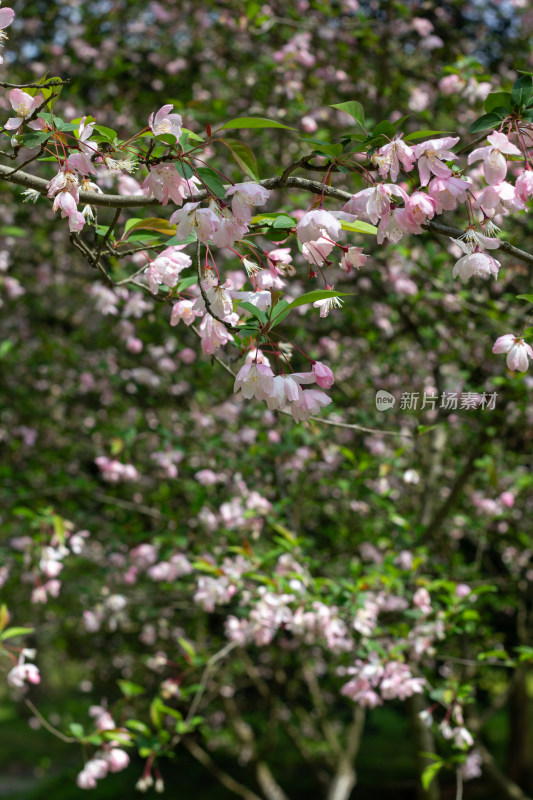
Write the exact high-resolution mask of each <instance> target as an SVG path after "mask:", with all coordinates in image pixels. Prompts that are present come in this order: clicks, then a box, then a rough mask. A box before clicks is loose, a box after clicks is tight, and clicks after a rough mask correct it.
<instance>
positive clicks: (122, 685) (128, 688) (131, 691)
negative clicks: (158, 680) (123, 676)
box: [117, 680, 145, 697]
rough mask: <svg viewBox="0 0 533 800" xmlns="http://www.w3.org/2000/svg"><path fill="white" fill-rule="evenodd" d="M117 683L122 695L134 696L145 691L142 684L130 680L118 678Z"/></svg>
mask: <svg viewBox="0 0 533 800" xmlns="http://www.w3.org/2000/svg"><path fill="white" fill-rule="evenodd" d="M117 685H118V688H119V689H120V691H121V692H122V694H123V695H124V697H135V695H138V694H143V693H144V691H145V690H144V688H143V687H142V686H139V685H138V684H137V683H132V681H124V680H120V681H117Z"/></svg>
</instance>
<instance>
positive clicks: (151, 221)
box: [124, 217, 176, 236]
mask: <svg viewBox="0 0 533 800" xmlns="http://www.w3.org/2000/svg"><path fill="white" fill-rule="evenodd" d="M128 221H129V222H131V220H128ZM127 226H128V223H126V227H127ZM137 230H143V231H157V233H163V234H164V235H165V236H173V235H174V234H175V232H176V226H175V225H169V222H168V220H166V219H160V218H159V217H148V218H147V219H141V220H139V221H138V222H134V224H133V225H130V226H129V227H127V231H126V233H125V234H124V236H129V234H130V232H131V231H137Z"/></svg>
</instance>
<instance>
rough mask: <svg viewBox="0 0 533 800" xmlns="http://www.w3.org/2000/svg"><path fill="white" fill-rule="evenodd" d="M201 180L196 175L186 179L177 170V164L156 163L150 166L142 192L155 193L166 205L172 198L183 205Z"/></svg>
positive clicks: (177, 203)
mask: <svg viewBox="0 0 533 800" xmlns="http://www.w3.org/2000/svg"><path fill="white" fill-rule="evenodd" d="M198 184H199V181H198V179H197V178H195V177H194V176H193V177H191V178H189V179H188V180H186V179H185V178H183V177H182V176H181V175H180V174H179V173H178V171H177V170H176V165H175V164H167V163H164V162H163V163H162V164H156V165H155V166H154V167H151V168H150V172H149V173H148V176H147V177H146V178H145V179H144V182H143V184H142V192H143V193H144V194H145V195H146V196H150V195H153V196H154V197H155V198H157V200H160V201H161V203H162V204H163V205H164V206H166V205H167V203H168V201H169V200H172V202H173V203H175V204H176V205H177V206H181V204H182V203H183V201H184V200H186V199H187V197H191V196H192V193H193V191H194V189H195V188H196V186H197V185H198Z"/></svg>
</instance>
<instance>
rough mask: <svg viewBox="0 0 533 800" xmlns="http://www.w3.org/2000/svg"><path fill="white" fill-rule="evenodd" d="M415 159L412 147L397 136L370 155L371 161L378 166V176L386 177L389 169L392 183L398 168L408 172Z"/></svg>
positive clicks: (395, 179) (396, 177)
mask: <svg viewBox="0 0 533 800" xmlns="http://www.w3.org/2000/svg"><path fill="white" fill-rule="evenodd" d="M415 160H416V159H415V153H414V150H413V148H412V147H409V145H407V144H405V142H404V141H403V140H402V139H401V137H399V136H397V137H395V138H394V139H392V141H390V142H387V144H386V145H384V146H383V147H380V148H379V150H378V151H377V153H375V154H374V155H373V156H372V163H373V164H375V166H377V167H378V171H379V174H380V176H381V177H382V178H386V177H387V175H388V174H389V171H390V179H391V181H393V182H394V183H395V182H396V181H397V180H398V175H399V173H400V169H401V168H403V170H404V171H405V172H410V171H411V170H412V169H413V167H414V164H415ZM400 165H401V166H400Z"/></svg>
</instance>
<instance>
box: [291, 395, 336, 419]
mask: <svg viewBox="0 0 533 800" xmlns="http://www.w3.org/2000/svg"><path fill="white" fill-rule="evenodd" d="M330 403H331V397H328V396H327V394H325V393H324V392H320V391H318V389H303V390H302V393H301V395H300V397H299V398H298V400H296V401H294V402H293V404H292V408H291V412H292V416H293V418H294V421H295V422H302V421H303V420H306V419H309V417H310V416H311V415H312V414H319V413H320V409H321V408H324V406H329V404H330Z"/></svg>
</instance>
